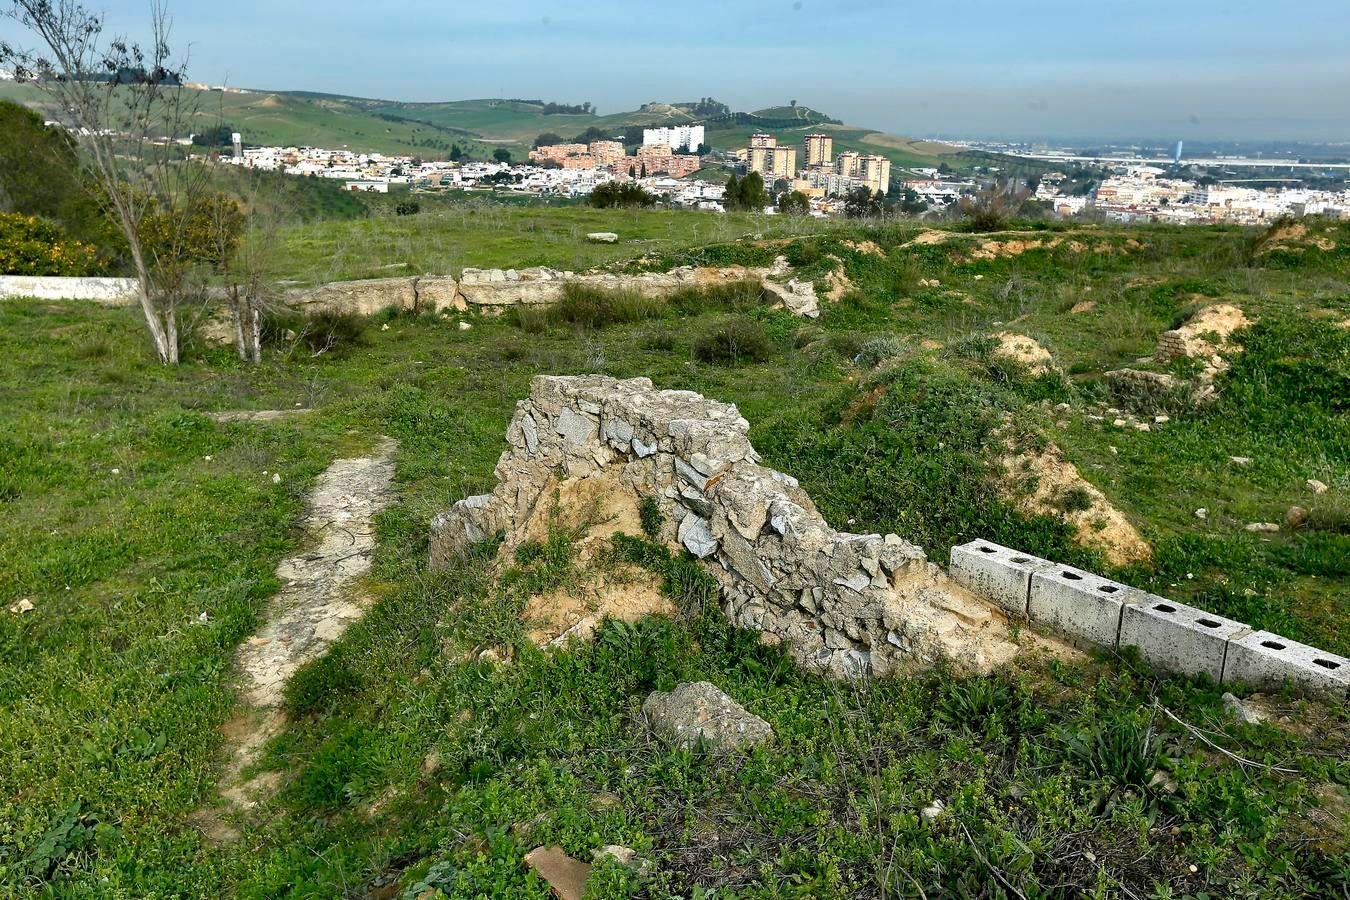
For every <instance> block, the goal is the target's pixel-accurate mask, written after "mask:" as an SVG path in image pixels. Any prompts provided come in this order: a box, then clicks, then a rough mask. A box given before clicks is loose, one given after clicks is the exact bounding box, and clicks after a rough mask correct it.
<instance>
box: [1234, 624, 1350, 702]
mask: <svg viewBox="0 0 1350 900" xmlns="http://www.w3.org/2000/svg"><path fill="white" fill-rule="evenodd" d="M1286 678H1287V679H1289V680H1290V681H1291V682H1293V683H1294V684H1296V685H1298V686H1299V687H1302V688H1304V689H1305V690H1309V691H1313V692H1316V693H1324V694H1344V693H1345V692H1346V691H1347V689H1350V659H1346V658H1345V657H1343V656H1336V655H1335V654H1334V653H1327V652H1326V651H1324V650H1318V649H1317V648H1316V647H1309V646H1308V645H1307V644H1300V643H1299V642H1298V641H1291V640H1289V638H1284V637H1280V636H1279V635H1278V634H1271V633H1270V632H1269V631H1253V632H1252V633H1251V634H1248V635H1244V636H1242V637H1239V638H1235V639H1234V640H1232V641H1229V643H1228V657H1227V659H1226V660H1225V662H1224V666H1223V682H1224V684H1232V683H1238V682H1241V683H1242V684H1247V685H1251V686H1252V687H1259V688H1278V687H1280V686H1282V685H1283V684H1284V680H1285V679H1286Z"/></svg>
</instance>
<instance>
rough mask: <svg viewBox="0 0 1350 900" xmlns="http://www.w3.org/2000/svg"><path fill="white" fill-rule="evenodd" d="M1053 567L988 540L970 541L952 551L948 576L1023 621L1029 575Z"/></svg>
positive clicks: (1051, 564)
mask: <svg viewBox="0 0 1350 900" xmlns="http://www.w3.org/2000/svg"><path fill="white" fill-rule="evenodd" d="M1053 567H1054V563H1052V562H1049V561H1047V560H1044V559H1041V558H1039V557H1036V556H1032V555H1030V554H1028V553H1021V552H1019V551H1017V550H1013V549H1011V548H1009V547H1001V546H999V545H998V544H995V543H991V542H990V541H971V542H970V543H968V544H961V545H960V546H957V547H953V548H952V555H951V566H950V568H951V573H950V574H951V577H952V579H953V580H954V581H955V582H956V583H957V584H960V585H964V586H965V587H967V588H969V589H970V590H972V591H974V592H975V593H976V594H977V595H978V596H980V597H983V598H984V599H985V600H988V601H990V602H991V603H995V604H997V605H998V606H1000V607H1002V608H1003V609H1004V610H1006V611H1007V612H1008V613H1010V614H1011V615H1013V616H1016V617H1018V618H1021V619H1025V618H1026V616H1027V599H1028V598H1029V597H1030V595H1031V576H1032V573H1034V572H1040V571H1046V570H1049V569H1051V568H1053Z"/></svg>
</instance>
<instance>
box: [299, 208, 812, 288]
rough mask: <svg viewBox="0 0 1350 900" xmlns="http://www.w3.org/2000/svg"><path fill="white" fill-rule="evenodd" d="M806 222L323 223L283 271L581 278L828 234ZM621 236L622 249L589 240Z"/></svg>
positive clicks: (454, 214) (464, 214)
mask: <svg viewBox="0 0 1350 900" xmlns="http://www.w3.org/2000/svg"><path fill="white" fill-rule="evenodd" d="M832 227H834V226H832V225H829V224H826V223H822V222H820V221H819V220H814V219H809V218H806V217H800V216H777V217H765V216H759V215H751V214H743V213H734V214H729V215H723V214H718V213H704V212H689V213H687V214H679V215H671V214H669V211H661V210H619V209H591V208H589V207H564V208H551V207H512V206H508V205H501V204H493V203H488V202H470V203H463V204H455V205H451V206H445V207H440V208H437V209H434V210H433V209H429V210H426V211H424V212H422V213H421V214H419V215H417V216H406V217H399V218H395V217H377V218H368V219H361V220H358V221H324V222H317V223H309V224H298V225H294V226H291V227H289V228H287V229H286V230H285V231H284V233H283V234H282V237H281V242H280V246H279V247H278V256H279V259H280V264H279V267H278V268H279V272H280V275H281V276H282V277H284V278H287V279H291V280H297V281H304V282H311V283H313V282H322V281H345V280H349V279H355V278H380V277H388V276H389V274H390V267H392V266H396V265H400V264H401V265H400V268H399V272H403V273H427V274H436V275H457V274H459V272H460V270H461V269H463V268H464V267H466V266H473V267H477V268H494V267H498V268H523V267H526V266H549V267H552V268H557V269H570V270H574V271H582V270H585V269H588V268H590V267H592V266H596V265H601V264H607V263H615V262H621V261H626V260H634V259H638V258H641V257H645V256H648V255H652V254H667V253H674V252H679V251H685V252H694V253H696V252H698V250H699V249H700V248H702V247H704V246H706V245H709V244H714V245H716V244H722V243H725V242H727V241H734V240H738V239H740V238H742V237H746V236H748V235H752V234H758V235H762V236H764V237H777V236H783V235H795V234H801V233H803V232H811V231H821V230H829V229H831V228H832ZM593 231H613V232H616V233H617V234H618V235H619V238H620V240H619V243H617V244H596V243H591V242H589V241H587V240H586V235H587V234H588V233H590V232H593Z"/></svg>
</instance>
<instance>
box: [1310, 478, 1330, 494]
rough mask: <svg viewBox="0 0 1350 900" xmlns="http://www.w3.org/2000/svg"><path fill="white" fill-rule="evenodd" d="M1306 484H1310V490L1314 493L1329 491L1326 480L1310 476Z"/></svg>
mask: <svg viewBox="0 0 1350 900" xmlns="http://www.w3.org/2000/svg"><path fill="white" fill-rule="evenodd" d="M1306 484H1307V485H1308V490H1310V491H1312V492H1313V493H1314V494H1325V493H1326V492H1327V483H1326V482H1325V481H1318V480H1317V479H1316V478H1309V479H1308V480H1307V482H1306Z"/></svg>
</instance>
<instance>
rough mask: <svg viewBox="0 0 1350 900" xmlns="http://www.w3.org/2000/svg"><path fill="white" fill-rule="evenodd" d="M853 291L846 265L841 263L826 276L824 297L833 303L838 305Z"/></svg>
mask: <svg viewBox="0 0 1350 900" xmlns="http://www.w3.org/2000/svg"><path fill="white" fill-rule="evenodd" d="M873 246H876V245H875V244H874V245H873ZM851 290H853V282H852V281H850V280H849V277H848V272H847V271H845V270H844V264H843V263H842V262H839V263H838V265H836V266H835V267H834V268H833V269H831V270H830V272H829V274H827V275H826V276H825V293H824V297H825V299H826V300H828V301H830V302H831V303H837V302H838V301H839V300H840V299H842V298H843V296H844V295H845V294H847V293H848V292H849V291H851Z"/></svg>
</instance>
